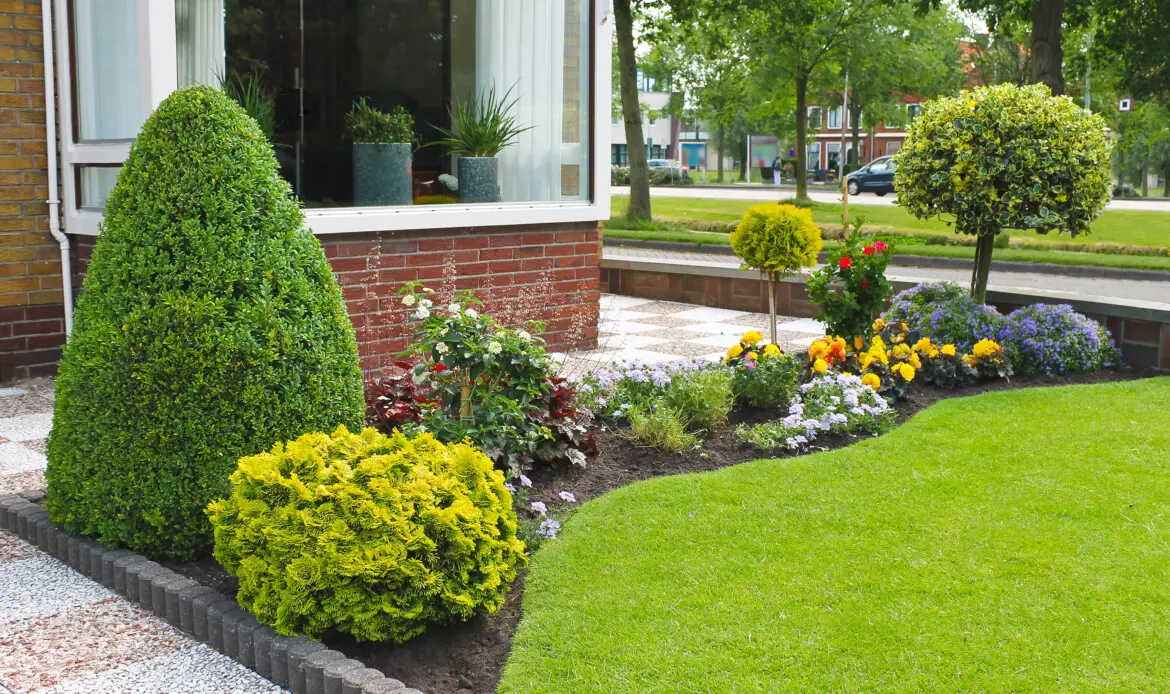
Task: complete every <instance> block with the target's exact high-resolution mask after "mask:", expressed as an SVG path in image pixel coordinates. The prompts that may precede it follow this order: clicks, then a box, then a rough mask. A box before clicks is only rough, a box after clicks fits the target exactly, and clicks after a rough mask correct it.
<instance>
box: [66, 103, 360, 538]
mask: <svg viewBox="0 0 1170 694" xmlns="http://www.w3.org/2000/svg"><path fill="white" fill-rule="evenodd" d="M75 320H76V322H75V326H74V331H73V334H72V335H71V336H70V339H69V343H68V344H67V345H66V347H65V353H64V356H63V357H62V360H61V364H60V375H59V377H58V379H57V387H56V401H55V403H54V413H53V431H52V434H51V435H50V437H49V444H48V458H49V466H48V471H47V473H46V476H47V478H48V497H47V500H46V504H47V508H48V510H49V513H50V515H51V517H52V518H53V520H54V521H55V522H57V523H60V524H61V525H63V526H64V527H65V528H66V529H67V530H69V531H71V532H74V533H79V534H83V535H91V536H95V537H98V538H100V539H101V540H102V541H103V542H105V543H107V544H110V545H114V546H122V547H128V548H131V549H133V550H135V551H138V552H143V553H146V554H148V555H151V556H155V557H179V558H189V557H195V556H199V555H201V554H205V553H206V552H207V551H208V550H209V549H210V547H211V539H212V533H211V526H210V524H209V523H208V521H207V518H206V517H205V516H204V514H203V509H204V507H205V506H206V505H207V504H208V502H210V501H211V500H212V499H216V498H220V497H222V496H225V495H226V494H227V493H228V491H229V484H228V476H229V475H230V474H231V472H232V471H233V470H234V469H235V467H236V461H237V460H238V459H239V458H240V457H241V456H245V455H253V454H256V453H259V452H261V451H264V450H267V449H269V448H271V446H272V444H273V443H274V442H276V441H286V440H291V439H295V438H296V437H298V436H300V435H301V434H304V433H306V432H310V431H331V430H333V429H334V428H335V427H336V426H338V425H339V424H344V425H346V426H348V427H350V428H353V429H355V430H356V429H357V428H359V427H360V426H361V424H362V420H363V414H364V409H365V408H364V401H363V393H362V375H361V370H360V368H359V365H358V356H357V343H356V340H355V338H354V332H353V328H352V326H351V325H350V322H349V318H348V317H347V315H346V312H345V306H344V305H343V303H342V298H341V292H340V289H339V287H338V286H337V283H336V281H335V280H334V278H333V274H332V272H331V268H330V266H329V262H328V260H326V258H325V254H324V252H323V251H322V249H321V246H320V244H319V243H318V242H317V240H316V239H315V238H314V237H313V235H312V233H311V232H310V231H309V230H308V229H307V228H305V225H304V219H303V217H302V215H301V211H300V209H299V207H298V206H297V202H296V200H295V199H293V197H292V196H291V191H290V189H289V185H288V183H286V182H285V181H284V180H283V179H282V178H281V177H280V174H279V173H278V171H277V164H276V159H275V157H274V156H273V150H272V147H270V146H269V145H268V141H267V139H266V138H265V137H264V134H263V133H262V132H261V130H260V128H259V127H257V125H256V123H255V121H253V120H252V119H251V118H249V117H248V116H247V114H246V113H245V112H244V110H243V109H242V108H241V107H240V106H239V105H237V104H236V103H235V102H234V101H233V100H232V99H231V98H229V97H228V96H227V95H226V94H225V93H224V92H222V91H220V90H219V89H214V88H210V87H205V86H196V87H188V88H184V89H180V90H178V91H176V92H174V93H173V94H171V95H170V96H169V97H167V98H166V99H165V100H163V102H162V103H161V104H159V106H158V108H157V109H156V110H155V112H154V114H152V115H151V116H150V118H148V119H147V121H146V123H145V124H144V125H143V126H142V132H141V133H140V134H139V136H138V139H137V140H136V141H135V143H134V145H133V146H132V147H131V149H130V156H129V158H128V159H127V160H126V163H125V165H124V167H123V168H122V172H121V173H120V174H119V176H118V183H117V185H116V186H114V189H113V191H112V192H111V194H110V197H109V200H108V201H107V203H106V208H105V222H104V223H103V226H102V233H101V235H100V236H99V237H98V240H97V246H96V248H95V249H94V253H93V260H92V262H91V263H90V265H89V269H88V271H87V273H86V276H85V289H84V291H83V292H82V293H81V296H80V298H79V300H78V304H77V311H76V313H75Z"/></svg>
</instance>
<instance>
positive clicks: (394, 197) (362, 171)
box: [353, 142, 414, 205]
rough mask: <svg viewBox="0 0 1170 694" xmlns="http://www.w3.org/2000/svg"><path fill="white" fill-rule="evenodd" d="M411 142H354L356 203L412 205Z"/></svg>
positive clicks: (354, 191) (354, 190) (354, 196)
mask: <svg viewBox="0 0 1170 694" xmlns="http://www.w3.org/2000/svg"><path fill="white" fill-rule="evenodd" d="M410 149H411V147H410V145H409V144H383V143H380V142H355V143H353V202H354V204H355V205H409V204H411V203H413V202H414V181H413V180H412V177H411V152H410Z"/></svg>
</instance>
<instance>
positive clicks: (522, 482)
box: [520, 475, 532, 487]
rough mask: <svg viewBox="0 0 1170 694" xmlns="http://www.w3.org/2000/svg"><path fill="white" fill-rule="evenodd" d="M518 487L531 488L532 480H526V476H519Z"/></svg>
mask: <svg viewBox="0 0 1170 694" xmlns="http://www.w3.org/2000/svg"><path fill="white" fill-rule="evenodd" d="M520 486H521V487H531V486H532V480H530V479H528V477H527V476H526V475H520Z"/></svg>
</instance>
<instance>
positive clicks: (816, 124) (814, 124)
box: [808, 106, 825, 132]
mask: <svg viewBox="0 0 1170 694" xmlns="http://www.w3.org/2000/svg"><path fill="white" fill-rule="evenodd" d="M813 113H816V114H817V117H816V118H815V119H814V118H813ZM821 113H822V111H821V107H820V106H809V107H808V126H809V128H810V129H811V130H812V131H813V132H816V131H817V130H820V129H821V128H823V127H825V124H824V123H822V122H820V121H821Z"/></svg>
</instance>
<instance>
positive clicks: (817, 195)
mask: <svg viewBox="0 0 1170 694" xmlns="http://www.w3.org/2000/svg"><path fill="white" fill-rule="evenodd" d="M795 191H796V189H795V188H789V187H781V188H780V189H779V190H777V189H776V188H769V187H765V186H750V187H749V186H725V187H722V188H704V187H698V186H691V187H686V188H683V187H678V188H669V187H664V186H656V187H653V188H651V189H650V195H651V197H656V198H706V199H708V200H779V199H780V198H790V197H792V196H793V195H794V194H795ZM610 193H611V194H612V195H629V194H630V189H629V188H628V187H627V186H613V187H611V188H610ZM808 196H809V197H810V198H812V199H813V200H814V201H816V202H826V203H839V202H841V194H840V193H839V192H836V191H833V192H829V191H827V190H824V189H820V188H819V187H814V186H809V191H808ZM849 204H851V205H886V206H892V205H895V204H897V198H896V197H895V196H893V195H886V196H883V197H880V198H879V197H878V196H877V195H875V194H874V193H862V194H861V195H852V196H850V197H849ZM1105 209H1107V210H1149V211H1155V212H1170V200H1112V201H1110V202H1109V204H1108V205H1106V206H1105Z"/></svg>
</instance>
